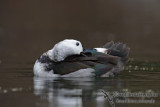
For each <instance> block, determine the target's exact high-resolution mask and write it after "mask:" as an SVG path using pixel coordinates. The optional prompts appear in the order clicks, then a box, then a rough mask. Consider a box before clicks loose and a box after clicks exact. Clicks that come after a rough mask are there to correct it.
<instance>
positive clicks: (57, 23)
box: [0, 0, 160, 62]
mask: <svg viewBox="0 0 160 107" xmlns="http://www.w3.org/2000/svg"><path fill="white" fill-rule="evenodd" d="M66 38H73V39H77V40H80V41H81V42H82V43H83V45H84V46H85V47H88V48H90V47H96V46H101V45H103V44H105V43H106V42H108V41H111V40H113V41H115V42H117V41H120V42H124V43H126V44H127V45H128V46H129V47H130V48H131V53H130V57H131V58H134V59H135V60H141V61H147V60H148V61H159V60H160V57H159V54H160V47H159V46H160V42H159V40H160V1H159V0H0V60H1V61H4V62H5V61H9V62H14V61H16V62H17V61H19V62H34V61H35V60H36V59H37V58H38V57H39V56H40V55H41V54H42V53H43V52H45V51H47V50H49V49H51V48H52V47H53V46H54V44H55V43H57V42H59V41H61V40H63V39H66Z"/></svg>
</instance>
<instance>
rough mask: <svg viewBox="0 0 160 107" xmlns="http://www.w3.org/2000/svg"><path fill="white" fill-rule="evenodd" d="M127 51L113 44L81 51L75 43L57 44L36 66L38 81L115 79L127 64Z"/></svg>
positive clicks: (72, 40) (69, 40) (119, 45)
mask: <svg viewBox="0 0 160 107" xmlns="http://www.w3.org/2000/svg"><path fill="white" fill-rule="evenodd" d="M129 51H130V48H129V47H127V45H126V44H124V43H121V42H117V43H114V42H113V41H111V42H108V43H106V44H105V45H103V46H99V47H97V48H84V47H83V45H82V43H81V42H80V41H78V40H75V39H65V40H63V41H60V42H58V43H57V44H55V45H54V47H53V48H52V49H50V50H48V51H47V52H44V53H43V54H42V55H41V56H40V57H39V58H38V59H37V60H36V62H35V64H34V67H33V72H34V75H35V76H37V77H115V76H117V75H118V74H119V73H120V72H121V71H123V70H124V66H125V65H126V64H127V63H128V62H129V57H128V55H129Z"/></svg>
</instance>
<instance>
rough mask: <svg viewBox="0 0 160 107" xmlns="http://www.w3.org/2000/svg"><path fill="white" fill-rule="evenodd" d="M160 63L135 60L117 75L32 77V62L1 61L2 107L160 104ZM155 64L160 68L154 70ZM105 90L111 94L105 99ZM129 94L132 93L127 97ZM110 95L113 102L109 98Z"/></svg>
mask: <svg viewBox="0 0 160 107" xmlns="http://www.w3.org/2000/svg"><path fill="white" fill-rule="evenodd" d="M158 65H159V63H153V62H152V64H151V63H148V62H136V61H133V62H130V64H128V65H127V66H126V68H125V70H124V71H123V72H121V74H120V75H119V76H118V77H115V78H38V77H34V76H33V71H32V66H33V63H27V64H23V63H16V64H15V63H14V64H12V63H11V64H6V63H2V64H1V65H0V66H1V69H0V71H1V72H0V105H1V107H10V106H12V107H16V106H24V107H28V106H30V107H82V106H84V107H85V106H86V107H113V106H114V105H115V106H116V107H124V106H125V107H135V106H137V107H144V106H145V107H153V106H154V107H159V105H160V102H159V100H160V85H159V84H160V78H159V77H160V72H157V70H159V69H158V68H159V66H158ZM153 66H154V69H153V68H152V67H153ZM156 67H158V68H157V69H155V68H156ZM104 93H107V95H109V96H110V97H107V98H105V94H104ZM127 93H130V95H132V96H126V95H127ZM133 95H134V96H133ZM113 96H114V97H113ZM109 98H111V101H108V99H109ZM111 103H112V104H111Z"/></svg>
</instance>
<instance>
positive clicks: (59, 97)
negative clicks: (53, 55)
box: [34, 77, 107, 107]
mask: <svg viewBox="0 0 160 107" xmlns="http://www.w3.org/2000/svg"><path fill="white" fill-rule="evenodd" d="M99 82H100V81H95V80H94V78H63V79H62V78H57V79H51V78H49V79H48V78H38V77H34V94H35V95H37V96H40V97H41V98H42V100H45V101H48V102H49V105H50V106H52V107H53V106H60V107H61V106H65V107H66V106H67V107H82V106H83V105H84V104H85V102H87V101H89V100H90V101H91V100H93V101H94V104H96V105H97V106H98V107H105V106H106V103H107V102H106V100H105V99H104V96H103V95H102V93H100V91H99V88H100V87H101V88H103V86H102V84H99V87H98V86H97V85H96V84H98V83H99ZM101 82H103V81H101ZM83 103H84V104H83Z"/></svg>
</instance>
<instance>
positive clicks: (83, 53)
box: [80, 49, 87, 57]
mask: <svg viewBox="0 0 160 107" xmlns="http://www.w3.org/2000/svg"><path fill="white" fill-rule="evenodd" d="M80 55H82V56H85V57H87V55H86V53H85V49H83V51H82V52H81V53H80Z"/></svg>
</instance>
